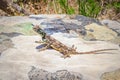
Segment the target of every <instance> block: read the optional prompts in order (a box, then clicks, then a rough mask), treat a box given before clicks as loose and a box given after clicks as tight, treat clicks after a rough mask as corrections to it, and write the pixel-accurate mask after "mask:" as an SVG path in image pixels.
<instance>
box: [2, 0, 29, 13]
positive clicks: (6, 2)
mask: <svg viewBox="0 0 120 80" xmlns="http://www.w3.org/2000/svg"><path fill="white" fill-rule="evenodd" d="M0 9H2V10H3V11H4V12H6V13H7V14H10V15H14V14H15V13H17V14H20V13H22V14H24V15H30V14H31V13H30V12H29V11H27V10H26V9H24V8H21V7H20V6H19V5H18V4H16V3H14V2H13V0H0Z"/></svg>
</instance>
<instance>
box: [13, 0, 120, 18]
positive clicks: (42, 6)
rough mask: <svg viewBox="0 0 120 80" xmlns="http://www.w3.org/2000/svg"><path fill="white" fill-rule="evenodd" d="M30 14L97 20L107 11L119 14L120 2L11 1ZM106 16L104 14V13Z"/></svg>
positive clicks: (89, 0) (91, 0) (73, 0)
mask: <svg viewBox="0 0 120 80" xmlns="http://www.w3.org/2000/svg"><path fill="white" fill-rule="evenodd" d="M12 1H13V2H14V3H16V4H18V5H19V6H20V7H21V8H25V9H27V10H28V11H29V12H31V13H32V14H80V15H84V16H88V17H94V18H97V17H98V16H99V15H101V14H102V13H103V12H105V11H106V10H108V9H111V8H112V9H113V8H114V9H115V12H116V14H117V13H120V0H12ZM104 14H106V13H104Z"/></svg>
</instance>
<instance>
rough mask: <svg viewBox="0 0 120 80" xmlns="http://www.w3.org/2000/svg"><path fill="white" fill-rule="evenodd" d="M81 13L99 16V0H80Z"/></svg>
mask: <svg viewBox="0 0 120 80" xmlns="http://www.w3.org/2000/svg"><path fill="white" fill-rule="evenodd" d="M78 5H79V9H78V10H79V14H81V15H84V16H89V17H97V15H98V14H99V12H100V11H101V6H100V4H99V2H97V1H95V0H78Z"/></svg>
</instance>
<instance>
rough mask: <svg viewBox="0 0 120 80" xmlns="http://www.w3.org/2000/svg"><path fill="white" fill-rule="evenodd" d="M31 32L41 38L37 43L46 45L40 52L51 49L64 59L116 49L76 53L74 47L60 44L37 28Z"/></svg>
mask: <svg viewBox="0 0 120 80" xmlns="http://www.w3.org/2000/svg"><path fill="white" fill-rule="evenodd" d="M33 30H34V31H36V32H37V33H39V34H40V35H41V36H42V41H38V42H40V43H44V44H47V45H46V46H45V47H43V48H41V49H40V51H42V50H46V49H47V48H50V47H52V48H53V49H55V50H57V51H59V52H60V53H62V54H63V57H64V58H66V57H70V55H76V54H94V53H96V52H100V51H108V50H117V49H101V50H94V51H89V52H76V48H75V47H74V45H73V46H72V47H67V46H66V45H64V44H62V43H61V42H60V41H58V40H56V39H55V38H53V37H51V36H50V35H47V34H46V33H44V31H43V30H42V29H41V28H40V27H39V26H34V27H33Z"/></svg>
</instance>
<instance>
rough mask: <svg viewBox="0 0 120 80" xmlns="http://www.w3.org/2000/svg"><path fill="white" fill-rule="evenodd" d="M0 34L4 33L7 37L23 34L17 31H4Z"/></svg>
mask: <svg viewBox="0 0 120 80" xmlns="http://www.w3.org/2000/svg"><path fill="white" fill-rule="evenodd" d="M0 35H5V36H7V37H11V38H12V37H16V36H19V35H23V34H21V33H17V32H11V33H5V32H1V33H0Z"/></svg>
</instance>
